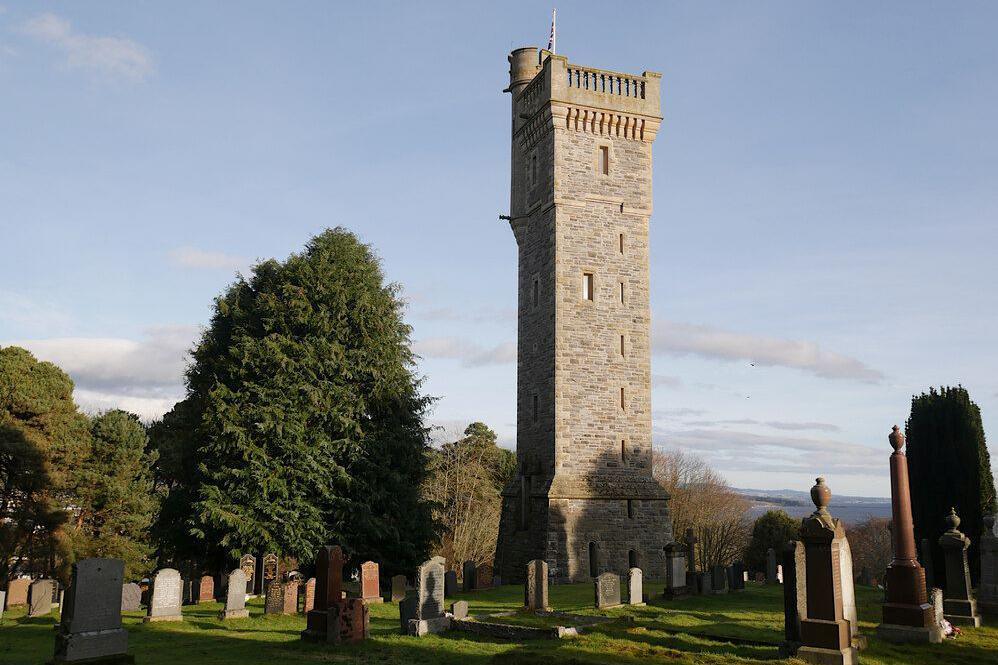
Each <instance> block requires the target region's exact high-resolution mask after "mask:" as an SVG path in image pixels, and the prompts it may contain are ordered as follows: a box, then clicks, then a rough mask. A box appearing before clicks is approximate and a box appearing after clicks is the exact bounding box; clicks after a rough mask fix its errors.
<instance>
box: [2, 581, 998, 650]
mask: <svg viewBox="0 0 998 665" xmlns="http://www.w3.org/2000/svg"><path fill="white" fill-rule="evenodd" d="M662 586H663V585H662V584H661V583H658V582H649V583H647V584H646V585H645V590H646V592H647V593H650V592H651V591H652V590H656V589H661V588H662ZM856 593H857V599H858V601H859V614H860V623H861V629H862V631H863V632H864V633H866V634H867V635H868V636H869V637H870V646H869V648H868V649H866V650H865V651H863V652H862V654H861V662H862V663H867V664H874V663H877V664H883V665H887V664H891V665H908V664H910V663H932V664H933V665H947V664H953V665H956V664H959V665H976V664H978V663H979V664H981V665H984V664H985V663H990V664H992V665H993V663H994V662H995V654H996V653H998V628H994V627H985V628H981V629H977V630H967V631H965V633H964V636H963V637H961V638H959V639H956V640H947V641H946V642H945V643H943V644H941V645H932V646H930V645H905V646H895V645H890V644H886V643H884V642H881V641H879V640H878V639H876V634H875V628H876V625H877V623H878V621H879V618H880V605H879V604H878V603H879V600H880V598H881V596H882V592H881V591H878V590H876V589H872V588H869V587H861V586H857V587H856ZM592 594H593V591H592V586H591V585H589V584H575V585H565V586H552V587H550V602H551V605H552V606H553V608H554V609H556V610H562V611H569V612H573V613H578V614H598V613H599V614H607V615H610V616H624V615H630V616H631V617H633V619H634V622H633V624H630V625H627V624H625V623H622V622H620V623H615V624H609V625H602V626H597V627H595V628H592V629H590V630H589V631H588V632H586V633H585V634H583V635H581V636H579V637H575V638H569V639H564V640H537V641H531V642H526V643H511V642H506V641H501V640H495V639H490V638H481V637H476V636H472V635H470V634H468V633H461V632H450V633H446V634H443V635H430V636H427V637H423V638H420V639H417V638H412V637H405V636H402V635H400V634H399V628H398V626H399V619H398V606H397V605H395V604H391V603H385V604H382V605H372V606H371V639H370V640H367V641H366V642H364V643H362V644H357V645H345V646H339V647H333V646H331V645H330V646H325V645H314V644H307V643H303V642H302V641H301V640H299V637H298V635H299V632H300V631H301V630H302V629H303V628H304V624H305V620H304V618H303V617H301V616H266V617H265V616H262V612H263V608H262V601H261V599H259V598H258V599H254V600H252V601H250V603H249V604H248V606H249V608H250V612H251V617H250V618H249V619H238V620H232V621H227V622H222V621H219V620H218V619H217V618H216V616H217V614H218V611H219V609H221V605H220V604H218V603H205V604H202V605H195V606H189V607H185V608H184V621H183V622H182V623H179V622H178V623H153V624H143V623H142V622H141V617H142V613H139V612H132V613H127V614H126V615H125V625H126V627H127V628H128V631H129V652H130V653H132V654H133V655H134V656H135V657H136V662H137V663H138V664H139V665H167V664H170V665H172V664H174V663H190V664H192V665H230V664H232V665H236V664H238V665H252V664H254V663H266V664H268V665H270V664H272V663H281V664H283V663H417V664H419V663H425V664H428V665H432V664H437V663H459V664H460V665H484V664H485V663H490V664H491V663H513V664H527V663H544V665H559V664H564V665H569V664H572V665H581V664H590V663H592V664H594V665H595V664H602V663H621V664H629V665H630V664H635V665H636V664H637V663H649V662H660V663H673V664H686V663H731V662H739V663H763V662H768V663H774V662H795V661H779V660H777V656H776V649H775V644H776V643H778V642H779V641H780V639H781V638H782V633H783V601H782V587H780V586H763V585H760V584H755V583H750V584H749V585H748V589H747V590H746V591H744V592H740V593H734V594H727V595H719V596H707V597H702V596H701V597H689V598H685V599H681V600H673V601H666V600H663V599H661V598H653V599H652V600H651V601H650V602H649V603H648V605H646V606H644V607H640V606H638V607H622V608H615V609H612V610H607V611H605V612H597V611H596V610H594V609H592ZM453 600H467V601H469V605H470V608H469V610H470V612H471V613H472V614H484V613H487V612H497V611H508V610H515V609H518V608H519V607H520V606H521V605H522V603H523V588H522V587H521V586H504V587H500V588H497V589H492V590H488V591H478V592H470V593H459V594H457V595H456V596H455V597H454V599H453ZM450 602H452V599H448V603H450ZM55 622H56V615H55V614H54V613H53V614H52V615H51V616H50V617H43V618H36V619H27V618H26V617H25V616H24V610H23V609H15V610H12V611H8V612H7V613H5V614H4V618H3V620H2V621H0V663H4V664H7V663H10V664H15V663H16V664H17V665H22V664H23V665H27V664H33V665H40V664H41V663H44V662H46V661H47V660H49V659H50V658H51V657H52V646H53V632H54V631H53V630H52V626H53V625H54V623H55ZM511 622H516V623H523V624H527V625H538V624H535V623H533V620H532V619H528V618H526V617H524V618H523V619H522V620H519V621H517V620H516V619H513V620H512V621H511ZM540 623H541V624H545V623H547V622H546V621H541V622H540ZM996 624H998V622H996ZM724 637H731V638H738V639H740V640H748V641H756V642H766V643H772V644H773V645H774V646H766V645H753V644H735V643H731V642H724V641H722V640H720V639H718V638H724ZM796 662H799V661H796Z"/></svg>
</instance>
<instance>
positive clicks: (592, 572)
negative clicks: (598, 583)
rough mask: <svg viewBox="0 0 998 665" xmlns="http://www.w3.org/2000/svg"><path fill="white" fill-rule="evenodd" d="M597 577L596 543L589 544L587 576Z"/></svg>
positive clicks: (597, 555)
mask: <svg viewBox="0 0 998 665" xmlns="http://www.w3.org/2000/svg"><path fill="white" fill-rule="evenodd" d="M598 575H599V549H598V548H597V547H596V543H589V576H590V577H596V576H598Z"/></svg>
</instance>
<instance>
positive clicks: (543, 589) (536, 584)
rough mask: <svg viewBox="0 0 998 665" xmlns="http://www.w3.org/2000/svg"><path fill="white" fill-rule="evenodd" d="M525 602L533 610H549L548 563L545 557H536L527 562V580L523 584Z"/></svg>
mask: <svg viewBox="0 0 998 665" xmlns="http://www.w3.org/2000/svg"><path fill="white" fill-rule="evenodd" d="M523 596H524V598H523V604H524V606H525V607H526V608H527V609H528V610H530V611H531V612H536V611H537V610H542V611H547V610H550V609H551V608H550V607H549V606H548V564H547V561H544V560H543V559H534V560H533V561H531V562H530V563H528V564H527V581H526V583H525V584H524V585H523Z"/></svg>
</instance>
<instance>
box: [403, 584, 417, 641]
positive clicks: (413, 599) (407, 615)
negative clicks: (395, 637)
mask: <svg viewBox="0 0 998 665" xmlns="http://www.w3.org/2000/svg"><path fill="white" fill-rule="evenodd" d="M418 612H419V597H418V596H416V595H415V594H412V595H409V596H404V597H403V598H402V600H400V601H399V623H400V624H401V628H402V634H403V635H408V634H409V622H411V621H418V620H419V616H418Z"/></svg>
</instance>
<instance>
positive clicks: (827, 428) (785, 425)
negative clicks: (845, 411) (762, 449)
mask: <svg viewBox="0 0 998 665" xmlns="http://www.w3.org/2000/svg"><path fill="white" fill-rule="evenodd" d="M685 424H686V425H687V426H688V427H713V426H717V425H762V426H764V427H772V428H773V429H780V430H785V431H791V432H800V431H815V432H838V431H841V429H842V428H841V427H839V426H838V425H833V424H831V423H817V422H810V421H808V422H793V421H784V420H754V419H752V418H738V419H732V420H691V421H687V422H686V423H685Z"/></svg>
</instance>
